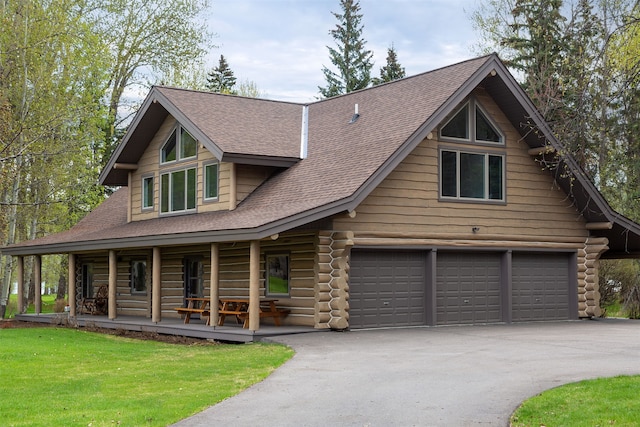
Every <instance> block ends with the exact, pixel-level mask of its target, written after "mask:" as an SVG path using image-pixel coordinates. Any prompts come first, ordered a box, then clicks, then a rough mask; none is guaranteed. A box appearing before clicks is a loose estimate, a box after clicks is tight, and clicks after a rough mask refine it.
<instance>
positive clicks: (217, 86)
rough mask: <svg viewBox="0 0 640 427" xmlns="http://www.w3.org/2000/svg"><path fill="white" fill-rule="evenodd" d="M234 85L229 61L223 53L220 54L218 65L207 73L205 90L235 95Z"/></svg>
mask: <svg viewBox="0 0 640 427" xmlns="http://www.w3.org/2000/svg"><path fill="white" fill-rule="evenodd" d="M235 85H236V78H235V77H234V75H233V70H231V68H230V67H229V63H228V62H227V60H226V59H225V57H224V55H220V60H219V61H218V66H216V67H214V68H213V70H211V71H210V72H209V73H208V74H207V85H206V87H207V90H209V91H211V92H217V93H227V94H231V95H235V94H236V90H235V89H234V87H235Z"/></svg>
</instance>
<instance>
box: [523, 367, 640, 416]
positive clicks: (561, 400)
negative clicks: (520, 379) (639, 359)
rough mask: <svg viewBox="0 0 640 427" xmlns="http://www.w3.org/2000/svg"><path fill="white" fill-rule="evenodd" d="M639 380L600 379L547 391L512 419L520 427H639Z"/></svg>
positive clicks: (526, 405) (624, 378) (622, 378)
mask: <svg viewBox="0 0 640 427" xmlns="http://www.w3.org/2000/svg"><path fill="white" fill-rule="evenodd" d="M638 396H640V376H630V377H627V376H620V377H614V378H600V379H596V380H588V381H581V382H578V383H573V384H567V385H564V386H561V387H558V388H554V389H551V390H547V391H545V392H543V393H541V394H539V395H537V396H534V397H532V398H531V399H529V400H527V401H525V402H524V403H523V404H522V405H521V406H520V408H518V410H517V411H516V412H515V413H514V414H513V416H512V417H511V425H512V426H514V427H521V426H535V427H538V426H546V427H554V426H613V425H615V426H638V425H640V399H639V398H638Z"/></svg>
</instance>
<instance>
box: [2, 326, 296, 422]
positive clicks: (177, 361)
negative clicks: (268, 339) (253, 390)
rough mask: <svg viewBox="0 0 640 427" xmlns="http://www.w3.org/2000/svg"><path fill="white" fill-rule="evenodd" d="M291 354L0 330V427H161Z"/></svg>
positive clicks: (275, 348) (257, 347)
mask: <svg viewBox="0 0 640 427" xmlns="http://www.w3.org/2000/svg"><path fill="white" fill-rule="evenodd" d="M292 355H293V351H292V350H291V349H289V348H287V347H285V346H281V345H275V344H260V343H254V344H244V345H191V346H186V345H176V344H165V343H159V342H155V341H140V340H133V339H127V338H122V337H116V336H112V335H104V334H98V333H92V332H86V331H83V330H76V329H65V328H25V329H0V378H1V381H0V396H1V398H0V414H2V415H1V419H2V425H6V426H52V425H60V426H62V425H64V426H92V427H97V426H115V425H122V426H166V425H168V424H171V423H174V422H176V421H178V420H180V419H183V418H186V417H188V416H189V415H192V414H194V413H197V412H199V411H201V410H203V409H204V408H206V407H208V406H210V405H213V404H215V403H217V402H220V401H221V400H223V399H225V398H227V397H230V396H233V395H235V394H237V393H238V392H240V391H242V390H243V389H245V388H247V387H248V386H250V385H252V384H254V383H256V382H259V381H261V380H263V379H264V378H265V377H267V376H268V375H269V374H270V373H271V372H272V371H273V370H274V369H275V368H277V367H278V366H280V365H281V364H282V363H284V362H285V361H287V360H288V359H289V358H290V357H291V356H292Z"/></svg>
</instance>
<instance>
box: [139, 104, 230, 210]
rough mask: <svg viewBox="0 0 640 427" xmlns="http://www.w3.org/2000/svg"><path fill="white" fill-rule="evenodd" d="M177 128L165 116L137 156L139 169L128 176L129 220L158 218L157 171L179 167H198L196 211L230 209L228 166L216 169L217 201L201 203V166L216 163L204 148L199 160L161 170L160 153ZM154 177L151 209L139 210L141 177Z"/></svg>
mask: <svg viewBox="0 0 640 427" xmlns="http://www.w3.org/2000/svg"><path fill="white" fill-rule="evenodd" d="M175 126H176V120H175V119H174V118H173V117H171V116H168V117H167V118H166V119H165V121H164V122H163V123H162V125H161V126H160V129H159V130H158V132H157V133H156V135H155V136H154V137H153V139H152V140H151V142H150V143H149V146H148V147H147V149H146V150H145V152H144V153H143V154H142V156H141V157H140V160H139V161H138V169H137V170H136V171H133V172H132V173H131V181H130V185H131V188H130V201H131V206H130V209H131V220H132V221H141V220H145V219H152V218H157V217H158V216H159V212H160V169H162V170H165V169H166V170H172V169H176V168H178V169H179V168H180V167H181V166H185V167H187V165H197V180H198V190H197V194H198V198H197V200H196V204H197V209H198V212H211V211H218V210H226V209H229V182H230V180H229V177H230V175H229V170H230V165H229V164H228V163H222V164H220V168H219V175H218V179H219V183H218V185H219V188H218V194H219V197H218V200H217V201H211V202H210V201H207V202H204V200H203V194H204V165H205V164H207V163H209V162H211V161H212V160H215V157H214V156H213V154H211V152H210V151H209V150H208V149H206V148H205V147H204V146H203V145H201V144H199V145H198V157H197V160H196V161H191V162H189V161H187V162H179V163H176V164H172V165H168V166H166V167H165V166H163V167H162V168H161V167H160V150H161V148H162V146H163V145H164V143H165V142H166V141H167V138H169V136H170V135H171V132H172V131H173V129H174V127H175ZM146 176H153V177H154V203H153V209H151V210H144V211H143V210H142V177H146Z"/></svg>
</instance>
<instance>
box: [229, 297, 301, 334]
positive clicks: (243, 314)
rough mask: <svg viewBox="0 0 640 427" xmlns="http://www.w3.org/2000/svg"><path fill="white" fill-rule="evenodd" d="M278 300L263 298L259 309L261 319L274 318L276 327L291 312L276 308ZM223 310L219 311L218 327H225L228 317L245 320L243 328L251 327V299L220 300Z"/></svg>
mask: <svg viewBox="0 0 640 427" xmlns="http://www.w3.org/2000/svg"><path fill="white" fill-rule="evenodd" d="M276 301H278V300H277V299H271V298H261V299H260V304H259V309H260V317H261V318H262V317H273V321H274V323H275V324H276V326H280V319H281V318H283V317H285V316H286V315H287V314H289V310H287V309H281V308H278V307H276ZM220 304H221V308H220V310H219V311H218V313H219V316H218V326H223V325H224V320H225V318H226V316H227V315H233V316H236V319H237V320H238V321H239V320H243V321H244V323H243V325H242V327H243V328H245V329H247V328H248V327H249V298H220Z"/></svg>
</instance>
